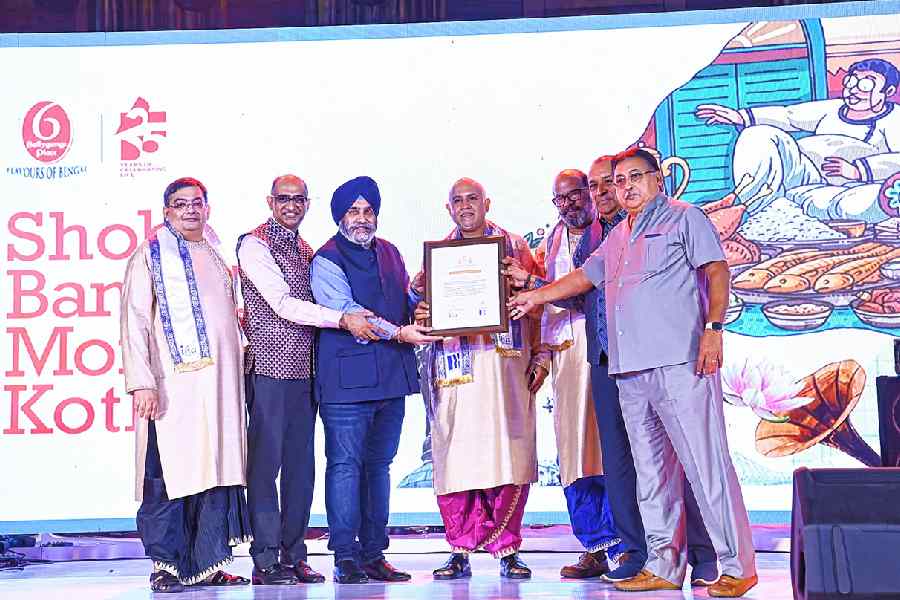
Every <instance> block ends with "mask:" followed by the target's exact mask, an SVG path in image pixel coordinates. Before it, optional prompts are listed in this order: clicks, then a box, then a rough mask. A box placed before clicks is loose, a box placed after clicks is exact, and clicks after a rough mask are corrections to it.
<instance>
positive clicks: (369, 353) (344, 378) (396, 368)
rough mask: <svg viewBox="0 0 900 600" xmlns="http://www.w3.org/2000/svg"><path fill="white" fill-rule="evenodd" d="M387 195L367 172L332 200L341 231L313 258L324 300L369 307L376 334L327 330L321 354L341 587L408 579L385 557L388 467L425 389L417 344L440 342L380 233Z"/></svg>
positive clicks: (332, 536) (331, 519)
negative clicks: (415, 399)
mask: <svg viewBox="0 0 900 600" xmlns="http://www.w3.org/2000/svg"><path fill="white" fill-rule="evenodd" d="M380 209H381V194H380V193H379V191H378V185H377V184H376V183H375V181H373V180H372V178H370V177H357V178H355V179H351V180H350V181H348V182H346V183H344V184H343V185H341V186H340V187H338V189H337V190H335V192H334V195H333V196H332V198H331V215H332V217H334V222H335V223H336V224H337V225H338V232H337V233H336V234H335V235H334V236H333V237H332V238H331V239H330V240H328V241H327V242H325V245H323V246H322V247H321V248H319V250H318V252H316V255H315V257H314V258H313V261H312V282H311V283H312V291H313V295H314V296H315V299H316V302H317V303H318V304H321V305H324V306H327V307H329V308H332V309H334V310H338V311H341V312H346V311H350V312H360V311H368V312H369V313H371V314H373V315H374V316H373V317H371V318H370V319H371V321H372V322H373V323H374V324H375V325H376V328H377V332H378V333H377V336H370V337H375V338H376V339H357V338H355V337H354V336H353V335H352V334H351V333H350V332H347V331H342V330H338V329H327V330H325V329H323V330H321V331H320V333H319V340H318V346H317V352H316V387H317V390H318V397H319V402H320V407H319V414H320V415H321V416H322V423H323V425H324V428H325V456H326V459H327V463H326V468H325V510H326V513H327V516H328V529H329V537H328V548H329V549H330V550H331V551H333V552H334V562H335V568H334V580H335V581H336V582H338V583H365V582H367V581H368V580H369V579H377V580H379V581H408V580H409V579H410V576H409V574H408V573H404V572H402V571H398V570H397V569H395V568H394V567H393V566H391V564H390V563H388V562H387V561H386V560H385V558H384V550H385V549H386V548H387V547H388V536H387V531H386V527H387V521H388V515H389V514H390V508H389V498H390V488H391V480H390V465H391V462H392V461H393V460H394V456H395V455H396V454H397V447H398V445H399V443H400V429H401V425H402V423H403V415H404V412H405V404H404V401H405V397H406V396H408V395H409V394H415V393H418V391H419V381H418V375H417V372H416V359H415V355H414V354H413V350H412V346H411V344H425V343H430V342H432V341H434V340H437V339H439V338H434V337H431V336H428V335H426V332H427V331H428V329H427V328H424V327H421V326H419V325H412V324H410V323H411V322H412V320H413V319H412V317H413V303H412V300H411V299H410V295H409V275H408V274H407V272H406V266H405V265H404V263H403V258H402V257H401V256H400V252H399V251H398V250H397V248H396V247H395V246H394V245H393V244H391V243H390V242H388V241H387V240H384V239H381V238H376V237H375V230H376V229H377V227H378V213H379V212H380Z"/></svg>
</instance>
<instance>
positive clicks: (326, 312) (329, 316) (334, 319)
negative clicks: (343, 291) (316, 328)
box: [319, 304, 344, 329]
mask: <svg viewBox="0 0 900 600" xmlns="http://www.w3.org/2000/svg"><path fill="white" fill-rule="evenodd" d="M319 306H322V305H321V304H320V305H319ZM343 316H344V313H342V312H341V311H339V310H334V309H333V308H328V307H327V306H322V327H330V328H331V329H340V328H341V317H343Z"/></svg>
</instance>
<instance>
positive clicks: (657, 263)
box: [644, 233, 671, 273]
mask: <svg viewBox="0 0 900 600" xmlns="http://www.w3.org/2000/svg"><path fill="white" fill-rule="evenodd" d="M670 241H671V240H670V236H669V234H667V233H649V234H646V235H645V236H644V271H645V272H647V273H656V272H657V271H660V270H662V269H663V268H664V267H665V266H666V263H667V262H668V258H669V252H671V247H670Z"/></svg>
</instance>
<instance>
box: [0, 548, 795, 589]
mask: <svg viewBox="0 0 900 600" xmlns="http://www.w3.org/2000/svg"><path fill="white" fill-rule="evenodd" d="M446 556H447V555H446V554H443V553H434V554H399V553H398V554H389V555H388V560H389V561H391V563H392V564H394V565H395V566H396V567H398V568H401V569H405V570H407V571H410V572H411V573H412V575H413V580H412V581H411V582H409V583H393V584H382V583H369V584H365V585H342V586H339V585H337V584H334V583H331V581H330V578H331V566H332V559H331V556H327V555H316V556H312V557H310V562H311V564H312V565H313V567H314V568H316V569H318V570H319V571H321V572H323V573H325V574H326V576H327V577H328V578H329V581H328V582H327V583H324V584H318V585H301V586H291V587H286V586H284V587H283V586H266V587H263V586H256V587H254V586H246V587H241V588H230V589H222V588H188V591H187V592H186V594H185V595H183V596H161V595H160V596H158V597H172V598H177V597H185V598H186V599H189V600H206V599H211V598H223V599H225V598H228V599H234V600H243V599H249V598H255V599H259V600H274V599H278V600H288V599H294V598H296V599H300V598H310V599H317V600H318V599H331V598H336V599H341V598H343V599H347V600H350V599H353V600H357V599H363V598H384V599H390V600H412V599H423V600H444V599H446V600H468V599H470V598H484V599H493V598H497V599H499V598H504V599H514V598H519V599H538V598H540V599H549V598H598V599H617V598H623V599H624V598H629V599H631V600H655V599H674V598H694V597H696V598H706V597H708V595H707V594H706V592H705V591H704V590H703V588H694V589H693V590H691V589H690V588H689V587H687V586H686V587H685V588H684V589H683V590H682V591H681V592H661V593H652V594H651V593H645V594H629V593H624V592H617V591H616V590H615V589H614V588H613V587H612V586H611V585H609V584H605V583H603V582H600V581H574V580H568V579H560V577H559V568H560V567H561V566H562V565H564V564H568V563H570V562H574V561H575V560H577V558H578V554H577V553H568V552H555V553H554V552H528V553H523V554H522V557H523V558H524V560H525V561H526V562H527V563H528V565H529V566H530V567H531V568H532V570H533V577H532V579H531V580H529V581H524V582H512V581H509V580H504V579H501V578H500V576H499V574H498V564H497V561H496V560H494V559H493V558H491V557H490V556H489V555H487V554H476V555H474V556H473V557H472V568H473V571H474V574H473V577H472V578H471V579H469V580H460V581H450V582H436V581H434V580H433V579H432V577H431V571H432V569H434V568H435V567H437V566H439V565H440V564H441V563H442V562H443V561H444V560H445V559H446ZM789 556H790V555H789V554H786V553H758V554H757V566H758V569H759V576H760V577H759V585H758V586H757V587H756V588H754V589H753V590H752V591H751V592H750V593H749V594H747V596H745V597H746V598H757V599H763V598H765V600H789V599H791V598H792V594H791V584H790V572H789V566H788V560H789ZM251 568H252V563H251V561H250V558H249V557H246V556H241V557H238V558H237V559H236V560H235V562H234V563H233V564H232V565H231V566H230V567H229V569H228V570H229V571H230V572H232V573H236V574H239V575H244V576H245V577H249V576H250V570H251ZM149 570H150V561H149V560H147V559H132V560H101V561H76V562H64V563H52V564H38V565H30V566H27V567H25V569H24V570H22V571H2V572H0V598H3V599H4V600H54V599H59V600H76V599H81V598H90V599H91V600H112V599H115V600H128V599H136V598H148V597H151V596H152V595H151V594H150V590H149V587H148V581H147V579H148V575H149ZM154 597H157V596H154Z"/></svg>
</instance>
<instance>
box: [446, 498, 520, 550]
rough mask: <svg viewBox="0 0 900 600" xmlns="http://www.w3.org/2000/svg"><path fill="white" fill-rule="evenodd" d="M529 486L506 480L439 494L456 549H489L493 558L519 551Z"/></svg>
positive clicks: (447, 527) (448, 531)
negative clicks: (510, 482)
mask: <svg viewBox="0 0 900 600" xmlns="http://www.w3.org/2000/svg"><path fill="white" fill-rule="evenodd" d="M529 488H530V485H529V484H525V485H513V484H507V485H500V486H497V487H494V488H490V489H486V490H466V491H463V492H451V493H449V494H441V495H439V496H438V497H437V503H438V508H440V511H441V518H442V519H443V521H444V529H445V531H446V535H447V542H448V543H449V544H450V547H451V548H452V549H453V552H475V551H477V550H486V551H488V552H490V553H491V554H492V555H493V556H494V558H502V557H504V556H508V555H510V554H515V553H516V552H518V550H519V546H521V545H522V535H521V534H522V517H523V516H524V514H525V501H526V500H527V499H528V490H529Z"/></svg>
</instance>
